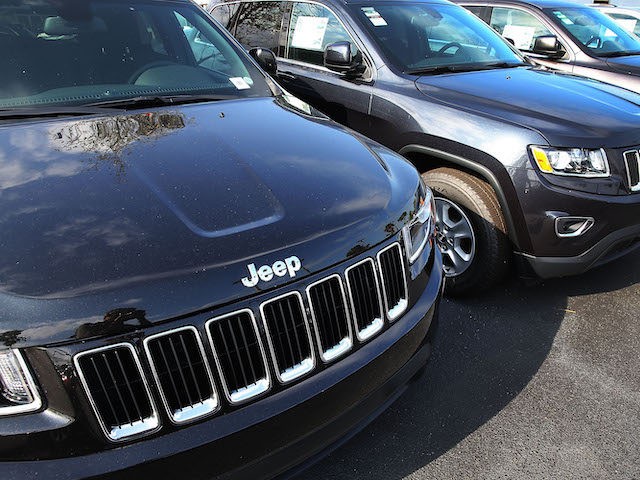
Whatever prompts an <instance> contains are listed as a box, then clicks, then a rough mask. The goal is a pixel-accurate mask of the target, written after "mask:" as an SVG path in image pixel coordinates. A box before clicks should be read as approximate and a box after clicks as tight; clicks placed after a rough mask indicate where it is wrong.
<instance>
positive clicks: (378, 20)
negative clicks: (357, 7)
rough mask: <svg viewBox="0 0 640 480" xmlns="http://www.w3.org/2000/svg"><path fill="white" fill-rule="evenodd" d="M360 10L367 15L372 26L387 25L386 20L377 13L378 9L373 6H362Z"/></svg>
mask: <svg viewBox="0 0 640 480" xmlns="http://www.w3.org/2000/svg"><path fill="white" fill-rule="evenodd" d="M361 10H362V12H363V13H364V14H365V15H366V16H367V18H368V19H369V21H370V22H371V23H372V24H373V26H374V27H385V26H387V21H386V20H385V19H384V18H383V17H382V15H380V14H379V13H378V11H377V10H376V9H375V8H373V7H362V8H361Z"/></svg>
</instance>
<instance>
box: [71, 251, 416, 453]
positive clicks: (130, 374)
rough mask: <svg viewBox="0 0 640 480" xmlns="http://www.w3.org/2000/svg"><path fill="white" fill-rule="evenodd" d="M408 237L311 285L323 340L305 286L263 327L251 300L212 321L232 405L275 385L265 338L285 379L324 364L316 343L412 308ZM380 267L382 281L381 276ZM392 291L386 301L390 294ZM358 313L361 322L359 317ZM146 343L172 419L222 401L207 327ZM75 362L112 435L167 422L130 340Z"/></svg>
mask: <svg viewBox="0 0 640 480" xmlns="http://www.w3.org/2000/svg"><path fill="white" fill-rule="evenodd" d="M404 265H405V264H404V257H403V256H402V251H401V247H400V244H398V243H397V242H396V243H393V244H392V245H390V246H388V247H386V248H384V249H382V250H381V251H380V252H379V253H378V255H377V257H376V261H374V260H373V259H371V258H367V259H365V260H363V261H361V262H359V263H357V264H355V265H352V266H350V267H349V268H347V269H346V270H345V273H344V279H345V280H346V288H347V291H348V297H349V302H347V296H346V294H345V287H344V285H343V277H342V276H340V275H338V274H333V275H330V276H328V277H326V278H323V279H322V280H320V281H318V282H315V283H313V284H311V285H309V286H308V287H307V289H306V293H307V300H308V305H309V310H310V312H311V317H312V321H313V324H314V331H315V335H316V340H317V345H316V344H315V343H314V342H313V340H312V332H311V328H310V323H309V322H308V321H307V313H306V310H305V305H304V302H303V298H302V295H301V294H300V293H299V292H298V291H295V290H294V291H292V292H289V293H287V294H285V295H281V296H279V297H276V298H273V299H270V300H267V301H266V302H264V303H262V304H261V305H260V314H261V319H262V325H261V327H263V331H261V329H260V328H259V325H258V322H257V321H256V318H255V317H254V313H253V311H252V310H250V309H244V310H239V311H235V312H232V313H229V314H226V315H222V316H220V317H216V318H213V319H211V320H209V321H207V322H206V324H205V330H206V333H207V337H208V339H209V343H210V346H211V349H212V352H213V358H214V360H215V363H216V366H217V372H218V374H219V377H220V380H221V384H222V387H223V390H224V392H225V395H226V398H227V400H228V401H229V402H230V403H231V404H239V403H242V402H244V401H247V400H249V399H252V398H254V397H256V396H258V395H260V394H262V393H264V392H266V391H268V390H269V388H270V387H271V383H272V382H271V377H270V373H269V372H270V367H269V365H268V362H267V355H266V353H265V348H264V346H263V341H262V338H263V335H264V336H265V337H266V340H267V344H268V346H269V351H270V354H271V361H272V364H273V368H274V370H275V373H276V377H277V379H278V380H279V382H280V383H282V384H286V383H288V382H291V381H293V380H295V379H298V378H300V377H302V376H304V375H305V374H307V373H308V372H310V371H311V370H313V369H314V367H315V349H316V348H318V349H319V351H320V355H321V358H322V360H323V361H325V362H329V361H331V360H333V359H336V358H338V357H339V356H340V355H342V354H344V353H345V352H347V351H348V350H350V349H351V348H352V346H353V335H352V331H353V328H355V332H356V336H357V338H358V340H359V341H361V342H364V341H366V340H368V339H369V338H371V337H372V336H373V335H375V334H376V333H377V332H379V331H380V330H381V329H382V328H383V326H384V317H385V315H386V317H387V318H388V319H389V321H393V320H395V319H397V318H398V317H399V316H400V315H401V314H402V313H403V312H404V311H405V310H406V308H407V305H408V295H407V281H406V276H405V275H406V274H405V267H404ZM378 275H379V276H380V280H379V279H378ZM383 300H384V303H383ZM350 317H351V318H352V319H353V324H352V323H351V319H350ZM143 345H144V351H145V353H146V358H147V360H148V363H149V366H150V368H151V371H152V374H153V377H154V380H155V385H156V387H157V389H158V392H159V394H160V398H161V400H162V403H163V404H164V406H165V409H166V411H167V414H168V416H169V418H170V420H171V421H172V422H173V423H176V424H180V423H183V422H187V421H190V420H195V419H198V418H201V417H203V416H205V415H208V414H211V413H213V412H215V411H216V410H218V408H219V407H220V401H219V398H218V396H217V393H216V388H215V386H214V385H215V384H214V379H213V376H212V372H211V367H210V364H209V361H208V359H207V355H206V353H205V350H204V347H203V344H202V340H201V336H200V334H199V332H198V330H197V329H196V328H195V327H193V326H190V325H189V326H185V327H181V328H177V329H174V330H169V331H166V332H162V333H159V334H155V335H151V336H149V337H147V338H146V339H145V340H144V342H143ZM74 365H75V367H76V370H77V372H78V375H79V377H80V381H81V383H82V386H83V387H84V390H85V393H86V395H87V397H88V399H89V402H90V403H91V406H92V408H93V410H94V412H95V414H96V417H97V419H98V422H99V424H100V427H101V428H102V430H103V431H104V433H105V435H106V436H107V437H108V438H109V439H110V440H112V441H119V440H126V439H129V438H132V437H133V438H135V437H137V436H141V435H143V434H148V433H152V432H153V431H155V430H157V429H158V428H159V427H160V420H159V416H158V413H157V409H156V405H155V402H154V400H153V398H154V397H153V396H152V394H151V391H150V389H149V385H148V383H147V380H146V377H145V374H144V372H143V369H142V365H141V363H140V360H139V357H138V354H137V352H136V349H135V348H134V346H133V345H132V344H130V343H119V344H115V345H110V346H107V347H101V348H96V349H94V350H89V351H85V352H81V353H79V354H77V355H76V356H75V357H74Z"/></svg>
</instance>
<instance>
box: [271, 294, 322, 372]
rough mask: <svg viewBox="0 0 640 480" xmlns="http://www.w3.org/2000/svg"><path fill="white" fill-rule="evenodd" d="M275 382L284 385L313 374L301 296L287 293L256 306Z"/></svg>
mask: <svg viewBox="0 0 640 480" xmlns="http://www.w3.org/2000/svg"><path fill="white" fill-rule="evenodd" d="M260 313H261V314H262V322H263V324H264V328H265V331H266V333H267V341H268V343H269V350H270V351H271V356H272V359H273V363H274V366H275V369H276V375H277V377H278V380H279V381H280V382H282V383H287V382H291V381H293V380H295V379H296V378H299V377H301V376H303V375H305V374H306V373H308V372H310V371H311V370H313V367H314V365H315V356H314V353H313V346H312V342H311V331H310V329H309V324H308V323H307V317H306V314H305V311H304V306H303V304H302V296H301V295H300V294H299V293H298V292H291V293H288V294H286V295H283V296H281V297H277V298H275V299H273V300H269V301H268V302H265V303H263V304H262V305H260Z"/></svg>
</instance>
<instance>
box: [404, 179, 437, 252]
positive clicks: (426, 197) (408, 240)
mask: <svg viewBox="0 0 640 480" xmlns="http://www.w3.org/2000/svg"><path fill="white" fill-rule="evenodd" d="M435 212H436V207H435V200H434V198H433V193H432V192H431V189H430V188H429V187H427V186H426V185H424V183H422V181H421V182H420V193H419V204H418V211H417V212H416V213H415V215H414V216H413V218H412V219H411V221H410V222H409V223H408V224H407V225H405V226H404V227H403V229H402V236H403V238H404V245H405V251H406V252H407V258H408V260H409V263H410V264H412V263H413V262H415V261H416V260H417V259H418V257H419V256H420V254H421V253H422V251H423V250H424V247H425V246H426V244H427V242H428V241H429V235H430V233H431V230H432V229H433V226H434V224H435Z"/></svg>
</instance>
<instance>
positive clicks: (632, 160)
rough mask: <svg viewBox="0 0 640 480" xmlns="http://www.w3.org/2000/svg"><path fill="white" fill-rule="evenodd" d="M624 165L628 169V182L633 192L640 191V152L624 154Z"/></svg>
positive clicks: (634, 151) (632, 151) (633, 151)
mask: <svg viewBox="0 0 640 480" xmlns="http://www.w3.org/2000/svg"><path fill="white" fill-rule="evenodd" d="M624 163H625V165H626V167H627V181H628V182H629V189H630V190H631V191H632V192H638V191H640V152H638V150H631V151H628V152H624Z"/></svg>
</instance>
